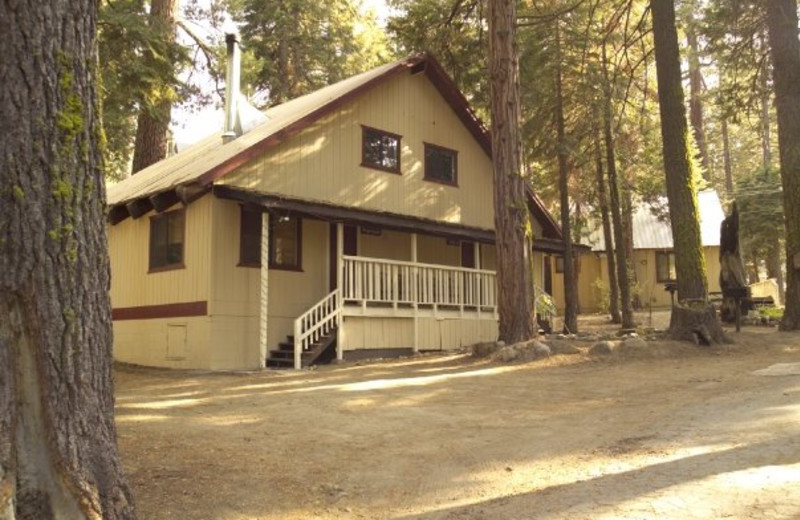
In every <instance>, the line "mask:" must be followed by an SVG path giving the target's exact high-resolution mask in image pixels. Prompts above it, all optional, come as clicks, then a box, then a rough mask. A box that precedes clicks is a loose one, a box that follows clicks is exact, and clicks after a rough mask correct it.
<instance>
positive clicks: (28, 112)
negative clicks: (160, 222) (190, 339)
mask: <svg viewBox="0 0 800 520" xmlns="http://www.w3.org/2000/svg"><path fill="white" fill-rule="evenodd" d="M96 9H97V3H96V2H94V1H90V0H69V1H68V0H40V1H38V2H27V3H20V2H3V3H2V4H0V33H2V35H3V37H2V39H0V55H2V56H3V59H2V60H0V78H3V90H2V94H0V121H3V122H4V123H5V124H6V125H12V126H13V128H14V132H12V133H9V134H8V135H6V136H5V137H4V138H3V139H2V140H0V265H2V266H3V269H2V270H0V518H2V519H4V520H8V519H14V518H18V519H45V520H46V519H52V518H68V519H79V518H93V519H94V518H104V519H117V518H133V517H134V514H133V503H132V499H131V494H130V491H129V489H128V487H127V485H126V484H125V481H124V479H123V474H122V467H121V464H120V461H119V457H118V454H117V444H116V442H117V441H116V429H115V425H114V394H113V379H112V364H111V309H110V302H109V297H108V288H109V262H108V256H107V243H106V232H105V183H104V180H103V171H102V164H101V155H100V152H99V150H98V147H97V142H96V139H97V136H98V134H99V132H100V121H99V111H98V98H99V96H98V92H97V83H96V82H95V81H94V74H95V68H96V61H97V56H96V50H95V39H94V38H95V30H96V26H95V20H96Z"/></svg>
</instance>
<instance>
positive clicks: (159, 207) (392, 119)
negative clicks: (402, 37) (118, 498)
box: [108, 56, 563, 370]
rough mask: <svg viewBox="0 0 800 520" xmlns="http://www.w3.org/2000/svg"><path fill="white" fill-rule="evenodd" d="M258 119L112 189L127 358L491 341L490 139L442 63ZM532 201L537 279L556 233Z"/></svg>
mask: <svg viewBox="0 0 800 520" xmlns="http://www.w3.org/2000/svg"><path fill="white" fill-rule="evenodd" d="M234 106H235V104H234ZM264 115H265V116H266V117H265V119H264V120H263V121H262V122H260V123H259V124H257V125H255V126H254V127H253V128H252V129H242V128H240V126H241V125H237V124H236V123H235V121H233V120H232V119H231V118H227V117H226V121H231V122H230V123H227V124H226V125H227V126H228V127H227V128H226V129H225V131H224V132H223V133H217V134H215V135H213V136H212V137H209V138H207V139H205V140H204V141H201V142H200V143H198V144H196V145H194V146H193V147H190V148H188V149H186V150H185V151H183V152H181V153H179V154H177V155H175V156H172V157H169V158H167V159H165V160H163V161H161V162H159V163H157V164H155V165H152V166H151V167H149V168H147V169H145V170H142V171H141V172H139V173H137V174H136V175H134V176H132V177H130V178H128V179H126V180H124V181H122V182H120V183H118V184H116V185H113V186H111V187H109V190H108V206H109V243H110V254H111V272H112V286H111V300H112V305H113V311H114V312H113V316H114V337H115V339H114V355H115V358H116V359H117V360H118V361H122V362H127V363H133V364H140V365H147V366H159V367H175V368H200V369H211V370H214V369H256V368H259V367H264V366H265V365H266V366H275V367H280V366H285V367H296V368H299V367H300V366H306V365H308V364H311V363H314V362H319V361H321V360H324V359H329V358H334V357H335V358H336V359H355V358H358V357H366V356H372V357H384V356H389V355H396V354H401V353H412V352H418V351H431V350H446V349H457V348H459V347H462V346H465V345H469V344H473V343H475V342H478V341H485V340H493V339H495V338H496V335H497V307H496V288H495V271H494V269H495V247H494V240H495V233H494V206H493V187H492V163H491V141H490V138H489V135H488V133H487V131H486V129H485V128H484V126H483V125H482V124H481V122H480V121H479V120H478V118H477V117H476V116H475V114H474V113H473V112H472V110H470V108H469V106H468V104H467V102H466V100H465V98H464V96H463V95H462V94H461V93H460V92H459V91H458V90H457V88H456V87H455V85H454V83H453V82H452V80H451V79H450V78H449V77H448V76H447V74H446V73H445V72H444V71H443V69H442V68H441V66H440V65H439V64H438V63H437V62H436V60H435V59H433V58H432V57H430V56H416V57H412V58H408V59H403V60H400V61H397V62H394V63H391V64H388V65H385V66H382V67H378V68H376V69H374V70H371V71H368V72H366V73H363V74H360V75H357V76H354V77H352V78H349V79H346V80H344V81H341V82H339V83H336V84H334V85H331V86H328V87H325V88H323V89H321V90H319V91H316V92H314V93H311V94H309V95H306V96H303V97H300V98H297V99H294V100H292V101H289V102H287V103H284V104H282V105H279V106H275V107H273V108H271V109H269V110H267V111H266V112H265V113H264ZM528 206H529V210H530V211H531V214H532V216H533V221H534V233H535V237H536V239H535V245H534V264H535V266H534V277H535V280H537V281H539V284H540V283H541V280H542V279H543V276H544V274H543V261H544V260H543V258H544V256H543V255H544V254H553V253H557V252H559V251H562V250H563V249H562V246H561V243H560V240H561V232H560V229H559V228H558V226H557V225H556V223H555V222H554V221H553V219H552V217H551V216H550V215H549V214H548V212H547V210H546V209H545V208H544V206H543V205H542V203H541V202H540V201H539V199H538V198H537V197H536V195H535V194H534V193H533V192H532V191H529V192H528Z"/></svg>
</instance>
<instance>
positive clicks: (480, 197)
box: [219, 74, 494, 229]
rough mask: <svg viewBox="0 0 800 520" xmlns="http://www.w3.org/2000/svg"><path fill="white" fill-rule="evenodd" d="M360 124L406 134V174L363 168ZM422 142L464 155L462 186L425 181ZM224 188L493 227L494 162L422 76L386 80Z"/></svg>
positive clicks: (237, 175)
mask: <svg viewBox="0 0 800 520" xmlns="http://www.w3.org/2000/svg"><path fill="white" fill-rule="evenodd" d="M409 107H413V110H411V109H409ZM361 125H366V126H370V127H374V128H378V129H380V130H385V131H387V132H392V133H395V134H400V135H401V136H402V140H401V148H402V150H401V174H400V175H398V174H394V173H388V172H383V171H378V170H374V169H370V168H365V167H361V166H360V163H361V134H362V130H361ZM424 142H428V143H431V144H436V145H439V146H443V147H446V148H451V149H454V150H457V151H458V187H453V186H445V185H442V184H437V183H433V182H428V181H425V180H423V176H424V160H423V158H424V144H423V143H424ZM219 182H220V183H222V184H229V185H233V186H239V187H243V188H248V189H253V190H256V191H259V192H262V193H275V194H282V195H287V196H291V197H296V198H300V199H305V200H313V201H325V202H329V203H334V204H338V205H343V206H352V207H358V208H364V209H370V210H375V211H385V212H390V213H396V214H402V215H412V216H417V217H422V218H427V219H432V220H438V221H443V222H451V223H458V224H463V225H468V226H475V227H480V228H484V229H492V228H493V227H494V216H493V215H494V211H493V200H492V166H491V160H490V159H489V157H488V156H487V155H486V153H485V152H484V151H483V149H482V148H481V147H480V145H479V144H478V143H477V141H476V140H475V139H474V138H473V137H472V135H471V134H470V133H469V132H468V131H467V129H466V128H465V127H464V125H463V124H462V123H461V121H460V120H459V119H458V117H457V116H456V115H455V113H454V112H453V111H452V109H451V108H450V107H449V105H448V104H447V103H446V102H445V101H444V99H443V98H442V97H441V96H440V95H439V93H438V92H437V91H436V89H435V87H433V85H432V84H431V83H430V82H429V81H428V79H427V78H426V77H425V75H424V74H418V75H415V76H412V75H409V74H401V75H399V76H396V77H394V78H392V79H390V80H388V81H387V82H385V83H384V84H383V85H381V86H379V87H377V88H375V89H373V90H371V91H369V92H368V93H366V94H364V95H363V96H360V97H359V98H358V99H357V100H356V101H353V102H350V103H347V104H345V105H343V106H342V107H340V108H339V109H338V110H337V111H336V112H335V113H333V114H331V115H329V116H326V117H325V118H323V119H321V120H319V121H317V122H316V123H314V124H313V125H311V126H310V127H309V128H306V129H305V130H303V131H302V132H301V133H299V134H298V135H296V136H294V137H291V138H290V139H288V140H286V141H284V142H283V143H281V144H279V145H277V146H276V147H274V148H271V149H270V150H267V151H266V152H265V153H264V154H263V155H262V156H261V157H259V158H257V159H255V160H253V161H251V162H250V163H249V164H247V165H245V166H243V167H242V168H240V169H239V170H237V171H236V172H233V173H231V174H229V175H227V176H226V177H224V178H222V179H221V180H220V181H219Z"/></svg>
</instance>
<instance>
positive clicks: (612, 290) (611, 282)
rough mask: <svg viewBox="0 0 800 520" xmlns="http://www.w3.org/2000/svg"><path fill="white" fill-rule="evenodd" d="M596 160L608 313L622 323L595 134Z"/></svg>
mask: <svg viewBox="0 0 800 520" xmlns="http://www.w3.org/2000/svg"><path fill="white" fill-rule="evenodd" d="M594 159H595V164H596V165H597V203H598V205H599V206H600V218H601V219H602V222H603V241H604V242H605V244H606V259H607V262H606V266H607V267H608V286H609V287H608V290H609V300H610V301H609V302H608V311H609V314H611V322H612V323H621V321H622V318H621V317H620V314H619V286H618V285H617V272H616V269H617V262H616V260H615V259H614V250H613V248H612V244H613V243H614V242H613V239H612V238H611V220H610V218H609V215H608V201H607V200H606V181H605V179H604V178H603V177H604V176H603V152H602V150H601V149H600V138H599V137H598V136H597V133H596V132H595V137H594Z"/></svg>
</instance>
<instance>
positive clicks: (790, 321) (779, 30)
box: [767, 0, 800, 330]
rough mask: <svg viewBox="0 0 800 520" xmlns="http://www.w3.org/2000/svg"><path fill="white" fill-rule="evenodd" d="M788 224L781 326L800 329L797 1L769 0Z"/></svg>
mask: <svg viewBox="0 0 800 520" xmlns="http://www.w3.org/2000/svg"><path fill="white" fill-rule="evenodd" d="M767 29H768V31H769V44H770V49H771V54H772V71H773V72H772V74H773V80H774V84H775V107H776V109H777V112H778V149H779V152H780V162H781V181H782V184H783V211H784V216H785V224H786V308H785V310H784V313H783V320H782V321H781V325H780V327H781V330H797V329H800V41H798V34H797V1H796V0H772V1H770V2H767Z"/></svg>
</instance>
